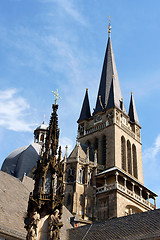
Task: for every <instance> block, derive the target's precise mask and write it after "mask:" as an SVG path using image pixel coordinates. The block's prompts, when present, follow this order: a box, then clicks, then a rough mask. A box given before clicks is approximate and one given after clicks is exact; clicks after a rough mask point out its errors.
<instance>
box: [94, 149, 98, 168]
mask: <svg viewBox="0 0 160 240" xmlns="http://www.w3.org/2000/svg"><path fill="white" fill-rule="evenodd" d="M94 167H97V149H96V150H95V151H94Z"/></svg>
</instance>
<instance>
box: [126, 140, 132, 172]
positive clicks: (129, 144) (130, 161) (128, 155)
mask: <svg viewBox="0 0 160 240" xmlns="http://www.w3.org/2000/svg"><path fill="white" fill-rule="evenodd" d="M127 162H128V173H129V174H131V175H132V158H131V143H130V141H129V140H128V141H127Z"/></svg>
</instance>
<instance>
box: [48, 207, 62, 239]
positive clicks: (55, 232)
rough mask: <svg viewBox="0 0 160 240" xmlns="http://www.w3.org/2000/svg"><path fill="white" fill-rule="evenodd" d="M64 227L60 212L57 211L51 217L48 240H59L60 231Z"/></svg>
mask: <svg viewBox="0 0 160 240" xmlns="http://www.w3.org/2000/svg"><path fill="white" fill-rule="evenodd" d="M61 227H62V223H61V222H59V210H58V209H56V210H55V211H54V214H52V215H51V216H50V217H49V228H48V230H49V234H48V240H59V239H60V237H59V229H60V228H61Z"/></svg>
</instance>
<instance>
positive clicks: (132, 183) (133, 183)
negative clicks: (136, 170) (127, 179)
mask: <svg viewBox="0 0 160 240" xmlns="http://www.w3.org/2000/svg"><path fill="white" fill-rule="evenodd" d="M134 186H135V184H134V183H133V182H132V192H133V193H134Z"/></svg>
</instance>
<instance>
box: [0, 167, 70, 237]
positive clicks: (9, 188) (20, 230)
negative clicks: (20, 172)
mask: <svg viewBox="0 0 160 240" xmlns="http://www.w3.org/2000/svg"><path fill="white" fill-rule="evenodd" d="M33 184H34V181H33V180H32V179H31V178H29V177H27V176H24V178H23V180H22V182H21V181H20V180H19V179H17V178H15V177H13V176H11V175H9V174H7V173H5V172H2V171H0V236H1V235H2V234H3V235H5V236H6V235H8V236H10V237H9V238H7V239H26V230H25V228H24V217H26V212H27V207H28V200H29V194H30V192H31V191H32V190H33ZM70 217H73V215H72V214H71V213H70V212H69V211H68V210H67V209H66V207H64V206H63V215H62V222H63V224H64V226H63V227H62V229H61V233H60V234H61V239H62V240H66V229H68V228H71V227H72V226H71V224H70V219H69V218H70ZM0 238H1V237H0Z"/></svg>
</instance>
